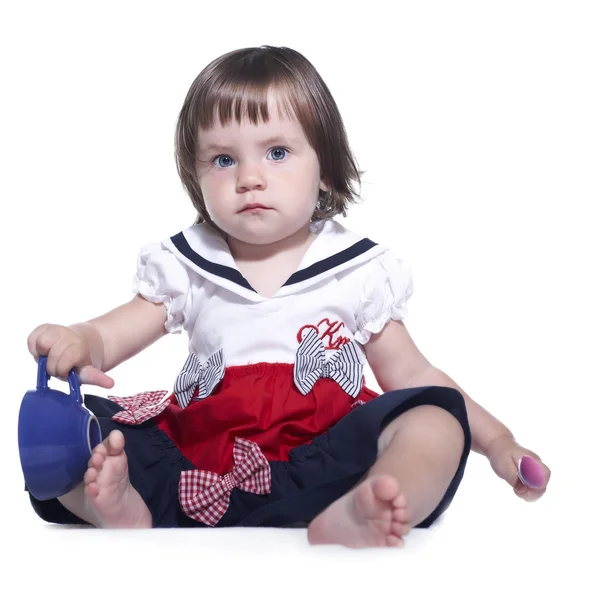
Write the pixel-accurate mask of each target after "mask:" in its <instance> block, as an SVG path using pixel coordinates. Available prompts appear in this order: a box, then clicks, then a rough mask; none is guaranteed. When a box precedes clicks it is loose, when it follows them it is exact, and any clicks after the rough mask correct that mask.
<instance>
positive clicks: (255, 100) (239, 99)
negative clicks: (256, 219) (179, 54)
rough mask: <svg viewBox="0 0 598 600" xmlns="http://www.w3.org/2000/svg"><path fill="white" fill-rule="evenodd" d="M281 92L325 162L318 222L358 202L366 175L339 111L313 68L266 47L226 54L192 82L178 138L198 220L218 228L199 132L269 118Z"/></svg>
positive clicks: (179, 162) (179, 161)
mask: <svg viewBox="0 0 598 600" xmlns="http://www.w3.org/2000/svg"><path fill="white" fill-rule="evenodd" d="M271 89H274V90H276V91H278V92H281V94H280V97H281V100H282V103H283V106H281V107H280V108H281V109H284V110H285V111H286V112H287V114H288V115H289V116H294V117H296V118H297V120H298V121H299V123H300V124H301V126H302V128H303V131H304V133H305V136H306V138H307V139H308V141H309V143H310V144H311V146H312V148H313V149H314V150H315V152H316V154H317V156H318V160H319V163H320V170H321V179H322V180H323V181H324V182H325V183H326V185H327V186H328V187H329V190H328V191H327V192H325V193H324V192H322V191H320V197H319V200H318V204H317V208H316V211H315V212H314V215H313V217H312V220H314V221H317V220H321V219H325V218H330V217H333V216H335V215H338V214H342V215H343V216H345V215H346V213H347V208H348V204H349V203H350V202H356V196H357V194H356V192H355V189H354V183H357V184H358V185H361V179H360V176H361V174H362V173H361V172H360V171H359V170H358V167H357V164H356V161H355V158H354V157H353V154H352V152H351V149H350V147H349V142H348V140H347V134H346V131H345V127H344V124H343V120H342V118H341V115H340V113H339V110H338V107H337V105H336V102H335V101H334V98H333V97H332V94H331V93H330V90H329V89H328V87H327V86H326V84H325V83H324V81H323V80H322V78H321V77H320V75H319V73H318V72H317V71H316V69H315V68H314V66H313V65H312V64H311V63H310V62H309V61H308V60H307V59H306V58H305V57H304V56H303V55H301V54H300V53H299V52H297V51H296V50H291V49H290V48H284V47H282V48H276V47H272V46H260V47H259V48H243V49H240V50H234V51H232V52H229V53H227V54H224V55H222V56H220V57H219V58H217V59H215V60H214V61H212V62H211V63H210V64H209V65H207V66H206V67H205V68H204V69H203V70H202V71H201V73H200V74H199V75H198V76H197V77H196V79H195V81H194V82H193V83H192V84H191V87H190V88H189V91H188V92H187V96H186V98H185V101H184V103H183V107H182V108H181V111H180V113H179V117H178V121H177V125H176V133H175V161H176V166H177V171H178V174H179V177H180V178H181V181H182V183H183V187H184V188H185V190H186V192H187V194H188V195H189V196H190V198H191V201H192V203H193V206H194V207H195V209H196V210H197V213H198V216H197V220H196V223H201V222H203V221H206V222H208V223H210V224H211V225H212V226H215V225H214V223H213V222H212V220H211V219H210V217H209V215H208V212H207V210H206V205H205V202H204V199H203V196H202V193H201V189H200V187H199V183H198V181H197V174H196V168H197V162H196V161H197V157H196V151H197V147H198V130H199V128H200V127H201V128H202V129H209V128H210V127H211V126H212V125H213V124H214V122H215V119H216V118H218V119H219V121H220V122H221V123H222V125H226V124H228V123H229V122H230V120H231V119H232V118H233V117H234V119H235V120H236V121H237V122H240V121H241V119H242V118H244V117H245V118H248V119H249V120H250V122H251V123H253V124H257V123H258V122H259V121H262V122H263V121H268V118H269V116H268V92H269V91H270V90H271Z"/></svg>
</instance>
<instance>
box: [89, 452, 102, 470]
mask: <svg viewBox="0 0 598 600" xmlns="http://www.w3.org/2000/svg"><path fill="white" fill-rule="evenodd" d="M105 460H106V449H105V448H104V451H103V452H100V451H98V450H94V451H93V452H92V454H91V458H90V459H89V461H88V463H87V466H88V467H89V468H90V469H100V468H101V466H102V465H103V464H104V461H105Z"/></svg>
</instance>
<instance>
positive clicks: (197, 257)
mask: <svg viewBox="0 0 598 600" xmlns="http://www.w3.org/2000/svg"><path fill="white" fill-rule="evenodd" d="M170 239H171V241H172V243H173V244H174V246H175V247H176V249H177V250H178V251H179V252H180V253H181V254H182V255H183V256H185V257H186V258H188V259H189V260H190V261H191V262H192V263H193V264H195V265H197V266H198V267H199V268H200V269H203V270H204V271H207V272H208V273H212V275H216V276H218V277H222V278H223V279H228V280H229V281H232V282H233V283H236V284H237V285H240V286H241V287H243V288H245V289H247V290H251V291H253V292H255V290H254V289H253V288H252V287H251V285H250V283H249V282H248V281H247V279H245V277H243V275H241V273H240V272H239V271H238V270H237V269H233V268H232V267H226V266H224V265H221V264H218V263H215V262H212V261H210V260H207V259H206V258H204V257H203V256H201V254H198V253H197V252H195V250H193V248H191V246H189V242H187V240H186V239H185V236H184V235H183V232H180V233H177V234H176V235H173V236H172V237H171V238H170ZM376 245H377V244H376V242H373V241H372V240H370V239H368V238H365V239H363V240H360V241H359V242H357V243H355V244H353V245H352V246H349V248H346V249H345V250H342V251H341V252H337V253H336V254H334V255H333V256H329V257H328V258H324V259H323V260H320V261H318V262H316V263H314V264H313V265H310V266H309V267H306V268H305V269H301V271H297V272H296V273H293V275H291V277H289V279H287V281H286V282H285V283H284V285H283V286H282V287H285V286H288V285H293V284H295V283H300V282H302V281H306V280H307V279H311V278H312V277H316V276H317V275H320V274H321V273H324V272H326V271H330V270H331V269H334V268H335V267H338V266H339V265H342V264H343V263H346V262H349V261H350V260H353V259H354V258H355V257H357V256H359V255H360V254H364V253H365V252H367V251H368V250H370V249H371V248H373V247H374V246H376ZM256 294H257V292H256Z"/></svg>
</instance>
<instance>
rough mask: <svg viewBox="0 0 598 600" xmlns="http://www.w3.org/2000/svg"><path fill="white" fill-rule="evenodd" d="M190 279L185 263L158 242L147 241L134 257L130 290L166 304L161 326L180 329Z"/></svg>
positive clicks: (184, 314)
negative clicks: (135, 260) (131, 287)
mask: <svg viewBox="0 0 598 600" xmlns="http://www.w3.org/2000/svg"><path fill="white" fill-rule="evenodd" d="M190 292H191V283H190V278H189V272H188V271H187V269H186V267H185V266H184V265H183V264H182V263H181V262H180V261H179V259H178V258H177V257H176V256H175V255H174V254H173V253H172V252H170V250H168V249H166V248H165V247H164V246H163V245H162V244H160V243H153V244H147V245H146V246H144V247H143V248H142V249H141V250H140V252H139V255H138V257H137V272H136V274H135V276H134V277H133V293H135V294H140V295H141V296H143V297H144V298H145V299H146V300H149V301H150V302H154V303H156V304H158V303H163V304H164V306H165V307H166V322H165V323H164V327H165V328H166V330H167V331H168V332H170V333H179V332H180V331H181V330H182V328H183V325H184V324H185V320H186V315H187V314H188V308H189V307H188V304H189V303H190V300H191V298H190V296H191V293H190Z"/></svg>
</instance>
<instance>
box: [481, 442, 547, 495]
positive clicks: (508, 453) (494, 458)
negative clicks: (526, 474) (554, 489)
mask: <svg viewBox="0 0 598 600" xmlns="http://www.w3.org/2000/svg"><path fill="white" fill-rule="evenodd" d="M522 456H531V457H532V458H535V459H536V460H537V461H538V462H539V463H540V467H541V469H542V471H543V473H544V482H543V485H542V487H537V488H536V487H534V488H532V487H529V486H528V485H526V484H525V483H523V482H522V481H521V479H519V473H518V472H519V460H520V458H521V457H522ZM488 460H489V461H490V465H491V466H492V468H493V469H494V472H495V473H496V474H497V475H498V476H499V477H500V478H502V479H504V480H505V481H506V482H507V483H508V484H509V485H511V486H512V488H513V490H514V491H515V493H516V494H517V495H518V496H519V497H520V498H523V499H524V500H526V501H527V502H534V501H535V500H538V498H540V497H541V496H543V495H544V492H545V491H546V486H547V485H548V481H549V480H550V469H549V468H548V467H547V466H546V465H545V464H543V463H542V461H541V460H540V457H539V456H538V455H537V454H536V453H535V452H532V451H531V450H528V449H527V448H523V447H522V446H520V445H519V444H518V443H517V442H516V441H515V440H513V439H512V438H499V439H497V440H495V441H494V442H493V443H492V444H490V447H489V449H488Z"/></svg>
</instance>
